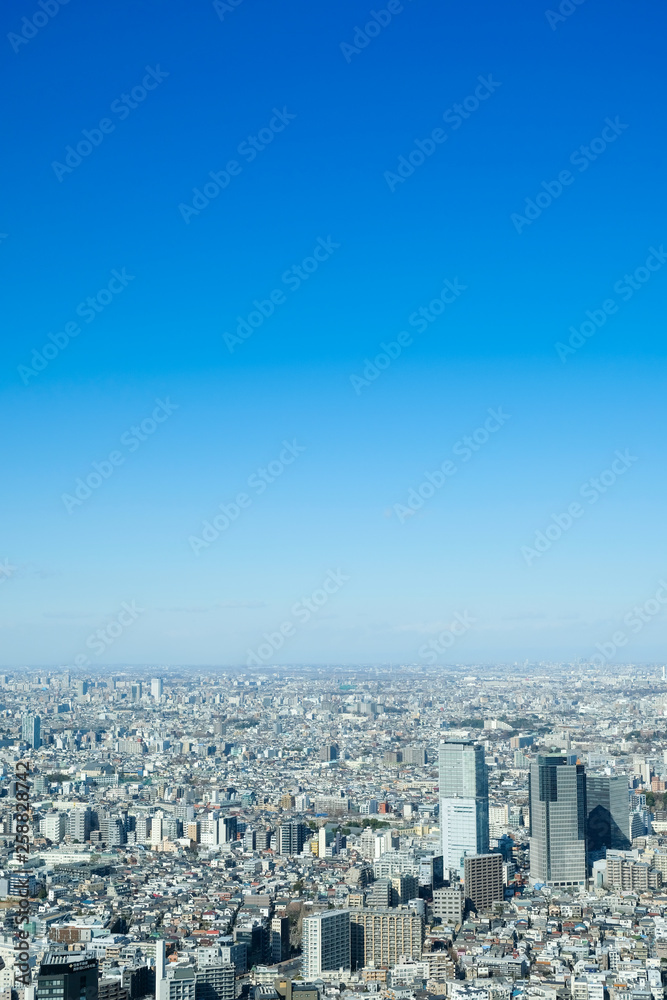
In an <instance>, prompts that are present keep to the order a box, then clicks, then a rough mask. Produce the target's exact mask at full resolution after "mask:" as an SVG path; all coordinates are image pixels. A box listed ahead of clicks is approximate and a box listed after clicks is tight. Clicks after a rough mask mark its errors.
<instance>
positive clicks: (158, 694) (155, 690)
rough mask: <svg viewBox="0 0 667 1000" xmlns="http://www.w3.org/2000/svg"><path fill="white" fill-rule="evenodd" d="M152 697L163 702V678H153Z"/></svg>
mask: <svg viewBox="0 0 667 1000" xmlns="http://www.w3.org/2000/svg"><path fill="white" fill-rule="evenodd" d="M151 697H152V698H154V699H155V701H160V700H161V698H162V678H161V677H153V679H152V680H151Z"/></svg>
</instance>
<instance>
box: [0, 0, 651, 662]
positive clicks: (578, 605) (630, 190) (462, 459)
mask: <svg viewBox="0 0 667 1000" xmlns="http://www.w3.org/2000/svg"><path fill="white" fill-rule="evenodd" d="M373 12H374V13H373ZM0 16H1V18H2V24H3V32H2V44H3V45H4V51H3V52H2V55H1V57H0V67H1V70H2V75H3V82H4V90H5V94H6V95H8V96H7V97H6V99H5V102H4V107H3V116H4V128H3V139H4V143H3V145H4V155H3V157H2V160H1V161H0V176H1V180H2V190H3V193H4V198H3V206H2V212H1V213H0V233H1V235H0V269H1V272H2V282H3V291H4V294H3V307H2V308H3V324H2V327H3V337H2V366H1V369H0V378H1V388H2V408H3V412H2V426H3V429H4V433H3V434H2V439H1V444H0V448H1V455H2V469H3V472H4V475H3V490H2V494H3V517H2V543H1V546H0V641H1V644H2V655H1V656H0V660H1V661H2V663H3V664H6V665H7V666H10V667H11V666H14V667H16V666H19V665H20V664H22V663H25V664H69V665H75V664H76V663H77V662H79V663H81V664H84V663H86V662H87V661H90V663H91V664H120V663H125V664H128V663H151V664H188V663H189V664H239V665H241V664H244V663H246V662H250V663H267V664H271V663H299V662H301V663H309V662H318V663H336V662H345V663H354V662H370V661H374V662H377V661H382V662H395V663H415V662H424V663H427V662H434V661H436V662H439V663H440V662H441V663H448V662H458V663H475V662H478V661H480V660H483V661H509V662H515V661H518V662H522V661H523V660H524V659H526V658H529V659H539V660H550V659H554V658H558V659H568V660H569V659H580V658H581V659H586V660H587V659H589V658H590V657H591V656H593V655H597V656H599V657H601V658H602V659H601V660H600V662H604V659H605V658H607V657H608V658H609V659H612V660H618V659H622V660H631V661H632V660H649V661H654V660H655V661H661V660H662V659H663V658H664V657H665V654H664V649H665V640H666V639H667V629H666V627H665V614H664V607H665V606H667V605H665V606H663V605H662V603H661V600H660V597H661V596H665V597H666V599H667V589H666V590H665V591H662V590H661V583H660V581H661V579H664V578H666V577H667V557H666V552H667V548H666V544H665V543H666V542H667V522H666V519H665V516H664V498H665V492H666V490H665V488H666V485H667V476H666V473H665V447H664V442H665V434H664V426H665V364H664V362H665V351H666V339H665V289H666V288H667V254H666V253H665V249H666V248H667V219H666V216H665V138H664V136H665V111H664V99H663V98H664V93H665V59H664V38H665V27H666V21H667V15H666V13H665V9H664V6H662V5H660V4H658V3H656V2H649V3H640V4H633V3H631V2H630V0H606V2H604V3H603V2H602V0H584V2H581V0H580V2H579V3H575V2H574V0H563V2H561V4H560V7H559V6H558V5H556V4H554V5H553V6H552V7H551V8H550V10H549V8H547V9H546V10H545V5H544V3H537V2H535V3H534V2H529V0H519V2H518V3H514V4H498V3H496V2H491V0H470V2H469V3H465V4H456V5H451V4H445V3H442V2H438V0H402V2H398V0H392V2H391V3H386V2H385V0H378V3H377V4H375V6H373V5H372V4H370V3H369V2H367V0H308V2H304V0H295V2H292V3H276V2H275V0H234V2H233V3H232V0H229V2H225V0H217V2H216V3H215V4H214V3H212V2H207V0H196V2H194V3H192V4H185V3H169V2H167V3H158V2H156V0H146V2H145V3H142V4H137V3H131V2H129V0H118V2H116V3H114V4H86V3H83V2H82V0H69V2H68V3H66V4H61V3H59V2H58V0H42V2H41V4H40V3H38V2H37V0H8V2H7V3H5V4H4V5H3V9H2V14H1V15H0ZM582 324H583V326H582ZM383 344H384V345H385V346H384V347H383V346H382V345H383ZM374 359H377V364H376V362H375V360H374ZM490 411H491V412H490ZM133 428H134V429H133ZM466 437H467V438H468V442H467V443H466ZM285 442H287V444H285ZM110 456H111V457H110ZM95 463H97V464H95ZM259 470H265V471H259ZM427 473H428V474H429V475H430V480H429V478H428V477H427V475H426V474H427ZM587 484H588V485H587ZM239 494H240V496H239ZM221 505H222V506H221ZM230 505H231V506H230ZM234 505H235V506H234ZM568 509H569V511H570V512H569V513H568ZM554 516H555V518H556V519H557V520H556V521H555V520H554ZM216 519H217V520H216ZM207 522H208V524H207ZM557 522H559V523H557ZM539 532H541V533H542V534H538V533H539ZM656 593H657V594H658V595H659V596H658V597H657V598H656V596H655V595H656ZM647 602H648V603H647ZM309 606H310V610H308V608H309ZM635 607H640V609H642V610H641V614H640V615H639V617H637V613H636V612H634V611H633V608H635ZM128 609H129V610H128ZM636 622H639V625H637V624H636ZM281 627H282V631H281ZM265 636H268V637H269V638H268V639H267V638H265ZM613 636H616V638H612V637H613ZM434 642H435V643H436V644H437V648H436V647H434V646H433V645H430V644H432V643H434ZM249 651H250V652H249ZM251 654H252V655H251ZM77 657H81V658H82V659H79V660H78V661H77V659H76V658H77ZM253 657H254V659H253Z"/></svg>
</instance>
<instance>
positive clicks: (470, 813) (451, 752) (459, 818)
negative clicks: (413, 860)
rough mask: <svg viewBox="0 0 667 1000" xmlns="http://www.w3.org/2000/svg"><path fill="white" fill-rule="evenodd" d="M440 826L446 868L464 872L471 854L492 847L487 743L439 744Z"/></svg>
mask: <svg viewBox="0 0 667 1000" xmlns="http://www.w3.org/2000/svg"><path fill="white" fill-rule="evenodd" d="M439 770H440V782H439V784H440V829H441V831H442V855H443V857H442V862H443V868H444V870H445V878H446V877H447V871H448V870H452V871H456V872H458V873H459V874H460V875H463V861H464V858H465V857H466V855H469V854H486V853H487V851H488V850H489V782H488V769H487V766H486V761H485V760H484V747H483V746H482V745H481V744H479V743H470V742H467V741H463V740H460V741H452V742H448V743H441V744H440V752H439Z"/></svg>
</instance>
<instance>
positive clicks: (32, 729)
mask: <svg viewBox="0 0 667 1000" xmlns="http://www.w3.org/2000/svg"><path fill="white" fill-rule="evenodd" d="M41 731H42V720H41V719H40V717H39V715H33V714H32V713H31V712H27V713H26V714H25V715H24V716H23V717H22V718H21V739H22V740H23V742H24V743H28V744H29V746H31V747H32V749H33V750H39V748H40V747H41V745H42V736H41Z"/></svg>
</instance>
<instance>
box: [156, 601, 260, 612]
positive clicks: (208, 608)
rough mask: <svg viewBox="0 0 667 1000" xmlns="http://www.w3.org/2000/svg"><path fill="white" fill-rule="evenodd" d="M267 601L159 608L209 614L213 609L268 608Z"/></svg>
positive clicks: (221, 602)
mask: <svg viewBox="0 0 667 1000" xmlns="http://www.w3.org/2000/svg"><path fill="white" fill-rule="evenodd" d="M266 607H268V604H266V602H265V601H218V602H216V603H215V604H208V605H194V606H192V607H189V608H158V609H157V610H158V611H161V612H165V613H167V614H172V615H207V614H209V613H210V612H211V611H220V610H221V609H222V610H227V609H229V608H266Z"/></svg>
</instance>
